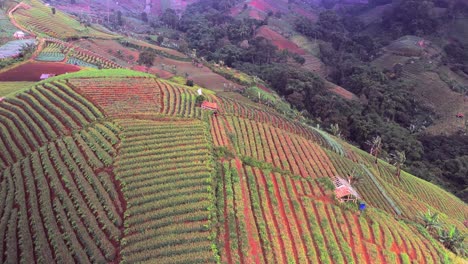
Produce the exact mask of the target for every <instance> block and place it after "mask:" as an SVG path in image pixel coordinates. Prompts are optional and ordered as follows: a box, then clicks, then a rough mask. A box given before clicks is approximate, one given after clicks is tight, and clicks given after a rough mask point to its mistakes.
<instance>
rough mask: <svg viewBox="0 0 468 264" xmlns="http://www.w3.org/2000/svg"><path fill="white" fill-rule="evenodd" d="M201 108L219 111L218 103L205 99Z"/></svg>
mask: <svg viewBox="0 0 468 264" xmlns="http://www.w3.org/2000/svg"><path fill="white" fill-rule="evenodd" d="M201 108H202V109H205V110H211V111H214V112H217V111H218V104H217V103H212V102H208V101H203V103H202V104H201Z"/></svg>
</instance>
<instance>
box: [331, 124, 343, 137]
mask: <svg viewBox="0 0 468 264" xmlns="http://www.w3.org/2000/svg"><path fill="white" fill-rule="evenodd" d="M330 132H331V133H332V135H334V136H335V137H338V138H341V130H340V125H338V124H336V123H335V124H331V125H330Z"/></svg>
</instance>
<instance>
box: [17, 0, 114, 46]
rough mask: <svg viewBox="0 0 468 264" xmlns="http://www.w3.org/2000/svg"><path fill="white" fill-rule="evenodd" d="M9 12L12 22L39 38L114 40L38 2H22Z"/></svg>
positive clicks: (106, 34) (104, 33)
mask: <svg viewBox="0 0 468 264" xmlns="http://www.w3.org/2000/svg"><path fill="white" fill-rule="evenodd" d="M10 12H11V13H12V14H13V18H14V20H16V22H17V24H18V25H20V26H21V28H23V29H25V30H26V31H28V32H32V33H34V34H36V35H39V36H49V37H53V38H69V37H95V38H106V39H109V38H114V37H115V36H113V35H110V34H108V33H107V32H101V31H98V30H96V29H94V28H92V27H86V26H84V25H82V24H80V22H78V21H77V20H76V19H74V18H73V17H71V16H70V15H68V14H66V13H64V12H61V11H59V10H55V13H53V10H52V8H51V7H49V6H46V5H44V3H43V2H41V1H38V0H27V1H22V2H21V3H20V4H19V5H17V6H16V7H14V8H13V9H12V10H10Z"/></svg>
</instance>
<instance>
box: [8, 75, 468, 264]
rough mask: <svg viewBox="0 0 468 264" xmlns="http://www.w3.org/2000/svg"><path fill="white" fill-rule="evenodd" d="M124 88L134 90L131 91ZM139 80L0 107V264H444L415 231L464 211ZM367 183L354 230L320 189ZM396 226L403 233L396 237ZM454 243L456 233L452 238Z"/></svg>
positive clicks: (411, 182)
mask: <svg viewBox="0 0 468 264" xmlns="http://www.w3.org/2000/svg"><path fill="white" fill-rule="evenodd" d="M132 76H133V77H132ZM205 96H206V97H207V100H210V101H213V102H217V104H218V106H219V114H218V115H213V114H212V113H211V112H206V111H205V110H201V109H200V108H199V107H197V106H196V104H195V101H196V100H195V99H196V91H195V90H194V89H192V88H189V87H182V86H180V85H176V84H173V83H171V82H167V81H162V80H159V79H156V78H154V77H152V76H150V75H145V74H142V73H134V72H130V71H123V70H89V71H86V72H78V73H72V74H67V75H63V76H58V77H55V78H51V79H50V80H48V81H47V82H41V83H38V84H36V85H35V86H34V87H32V88H31V89H29V90H25V91H23V92H20V93H18V94H16V95H9V96H8V97H7V98H5V99H3V100H2V101H1V102H0V130H1V134H0V135H1V137H0V148H1V149H2V152H0V186H1V188H0V260H1V261H2V262H7V263H15V262H24V263H34V262H48V263H73V262H79V263H90V262H99V263H103V262H109V263H118V262H122V263H136V262H138V263H154V262H155V261H157V262H158V263H214V262H222V263H412V262H413V263H426V264H429V263H444V262H446V261H447V260H449V259H450V258H453V255H451V254H448V251H447V250H446V249H444V248H443V246H442V244H440V243H439V242H437V241H436V240H434V239H432V238H431V237H430V236H429V235H428V233H427V232H426V231H425V230H424V228H422V226H419V225H417V224H415V223H414V222H413V221H415V220H417V217H416V214H417V213H419V212H426V210H427V209H431V211H433V212H439V213H441V214H442V215H444V216H446V218H445V220H444V221H446V222H447V223H448V224H452V225H456V226H458V227H459V228H460V229H462V228H463V221H465V219H467V218H468V207H467V206H466V204H464V203H463V202H462V201H460V200H459V199H457V198H455V197H454V196H453V195H450V194H449V193H447V192H445V191H443V190H442V189H440V188H438V187H437V186H434V185H432V184H430V183H428V182H425V181H423V180H420V179H417V178H416V177H414V176H412V175H409V174H406V173H403V174H402V176H401V179H400V180H398V179H396V178H395V177H394V176H393V175H394V173H395V168H394V167H393V166H390V165H388V164H386V163H385V162H383V161H379V162H378V163H377V164H376V163H374V159H373V158H372V157H371V156H370V155H368V154H367V153H364V152H362V151H360V150H358V149H355V148H354V147H352V146H350V145H348V144H347V143H345V142H342V141H341V140H339V139H337V138H334V137H332V136H330V135H328V134H326V133H325V132H323V131H321V130H318V129H315V128H311V127H307V126H305V125H303V124H300V123H298V122H295V121H292V120H288V119H286V118H285V117H283V116H282V115H280V114H278V113H276V112H274V111H273V110H271V109H269V108H266V107H264V106H261V105H255V104H249V105H246V104H244V103H241V102H238V101H235V100H233V99H227V98H224V97H221V96H216V95H213V94H205ZM358 170H359V171H361V172H362V178H361V180H360V181H359V182H358V183H357V184H355V188H356V189H357V191H358V192H359V194H360V195H361V196H362V200H363V201H364V202H365V203H366V204H367V205H368V209H367V211H366V213H365V214H364V215H359V213H358V212H357V209H356V208H354V207H353V206H346V205H343V204H340V203H339V202H337V201H335V199H334V197H333V192H332V191H331V190H330V189H329V187H327V184H326V182H327V180H326V179H330V178H332V177H334V176H342V177H346V176H347V175H349V174H353V173H355V172H356V171H358ZM402 220H405V221H402ZM462 230H464V229H462Z"/></svg>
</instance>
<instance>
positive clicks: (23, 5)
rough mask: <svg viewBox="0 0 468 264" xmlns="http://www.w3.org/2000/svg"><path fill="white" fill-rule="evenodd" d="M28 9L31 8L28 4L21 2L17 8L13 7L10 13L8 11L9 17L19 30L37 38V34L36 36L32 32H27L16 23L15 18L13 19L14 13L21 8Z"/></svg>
mask: <svg viewBox="0 0 468 264" xmlns="http://www.w3.org/2000/svg"><path fill="white" fill-rule="evenodd" d="M21 7H23V8H26V7H29V6H28V5H27V4H25V3H23V2H21V3H19V4H17V5H16V6H15V7H13V8H12V9H11V10H10V11H8V17H9V18H10V22H11V23H12V24H13V25H14V26H15V27H17V28H19V29H21V30H22V31H24V32H27V33H28V34H30V35H31V36H33V37H36V34H34V33H33V32H32V31H29V30H27V29H26V28H25V27H23V26H21V25H20V24H19V23H17V22H16V20H15V18H14V17H13V13H14V12H15V11H16V10H18V9H19V8H21Z"/></svg>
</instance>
